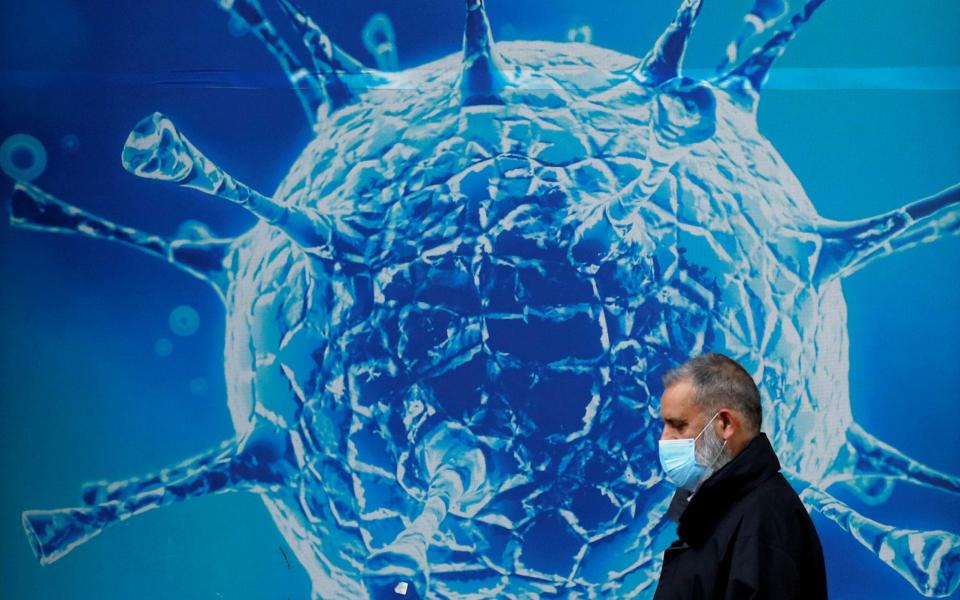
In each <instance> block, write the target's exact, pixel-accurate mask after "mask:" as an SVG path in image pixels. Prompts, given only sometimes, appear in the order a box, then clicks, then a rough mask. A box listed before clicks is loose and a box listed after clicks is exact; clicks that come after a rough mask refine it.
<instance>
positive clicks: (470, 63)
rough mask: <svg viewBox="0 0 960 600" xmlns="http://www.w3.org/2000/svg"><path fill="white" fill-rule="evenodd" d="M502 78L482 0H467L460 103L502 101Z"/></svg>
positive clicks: (474, 103) (494, 102) (497, 102)
mask: <svg viewBox="0 0 960 600" xmlns="http://www.w3.org/2000/svg"><path fill="white" fill-rule="evenodd" d="M505 79H506V77H505V75H504V73H503V67H502V65H501V64H500V56H499V54H498V53H497V49H496V43H495V42H494V41H493V35H492V34H491V32H490V20H489V19H488V18H487V11H486V9H485V8H484V6H483V0H467V24H466V27H465V29H464V33H463V70H462V71H461V73H460V84H459V86H460V95H461V99H462V102H463V104H464V105H465V106H472V105H477V104H503V100H502V99H501V98H500V96H499V94H500V91H501V90H502V89H503V86H504V83H505Z"/></svg>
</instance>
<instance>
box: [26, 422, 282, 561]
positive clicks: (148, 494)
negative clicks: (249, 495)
mask: <svg viewBox="0 0 960 600" xmlns="http://www.w3.org/2000/svg"><path fill="white" fill-rule="evenodd" d="M292 453H293V450H292V444H291V441H290V437H289V434H288V432H287V431H286V430H283V429H281V428H275V427H272V426H266V427H258V428H255V429H253V430H251V431H249V432H248V433H247V434H246V435H245V436H243V437H240V438H238V439H236V440H230V441H227V442H225V443H224V444H222V445H221V446H220V447H219V448H217V449H216V450H214V451H208V452H204V453H202V454H199V455H198V456H196V457H194V458H192V459H190V460H188V461H185V462H183V463H181V464H179V465H177V466H176V467H174V468H172V469H169V470H167V471H163V472H161V473H165V474H167V475H169V477H164V476H163V475H161V476H157V477H155V478H149V477H148V478H137V479H130V480H127V481H121V482H117V483H112V484H104V485H102V486H99V488H97V486H95V488H94V491H93V492H88V493H86V494H85V495H88V496H90V497H91V498H108V499H107V500H105V501H102V502H97V503H95V504H92V505H90V506H84V507H77V508H63V509H58V510H30V511H26V512H24V513H23V518H22V521H23V527H24V530H25V531H26V533H27V538H28V539H29V540H30V545H31V547H32V548H33V551H34V553H35V554H36V556H37V558H38V559H39V560H40V563H41V564H44V565H48V564H50V563H53V562H55V561H57V560H59V559H60V558H62V557H63V556H65V555H66V554H68V553H69V552H70V551H71V550H73V549H74V548H76V547H77V546H79V545H80V544H83V543H85V542H87V541H89V540H90V539H91V538H93V537H95V536H97V535H99V534H100V532H101V531H103V530H104V529H105V528H106V527H107V526H109V525H111V524H113V523H116V522H117V521H124V520H126V519H129V518H130V517H133V516H136V515H139V514H142V513H144V512H147V511H148V510H152V509H154V508H160V507H162V506H168V505H170V504H174V503H177V502H181V501H183V500H188V499H190V498H197V497H200V496H206V495H209V494H218V493H223V492H233V491H252V492H258V493H263V492H269V491H273V490H277V489H281V488H283V487H284V486H288V485H290V479H291V477H292V475H291V472H292V467H291V466H290V465H291V463H292V461H293V460H294V459H293V457H292ZM154 482H155V483H156V484H155V485H151V484H152V483H154Z"/></svg>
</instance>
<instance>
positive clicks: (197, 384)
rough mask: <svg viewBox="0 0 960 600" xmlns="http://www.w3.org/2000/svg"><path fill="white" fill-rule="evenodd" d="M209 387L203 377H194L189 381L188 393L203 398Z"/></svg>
mask: <svg viewBox="0 0 960 600" xmlns="http://www.w3.org/2000/svg"><path fill="white" fill-rule="evenodd" d="M209 389H210V385H209V384H208V383H207V380H206V379H205V378H204V377H194V378H193V379H191V380H190V393H191V394H193V395H194V396H205V395H206V394H207V391H208V390H209Z"/></svg>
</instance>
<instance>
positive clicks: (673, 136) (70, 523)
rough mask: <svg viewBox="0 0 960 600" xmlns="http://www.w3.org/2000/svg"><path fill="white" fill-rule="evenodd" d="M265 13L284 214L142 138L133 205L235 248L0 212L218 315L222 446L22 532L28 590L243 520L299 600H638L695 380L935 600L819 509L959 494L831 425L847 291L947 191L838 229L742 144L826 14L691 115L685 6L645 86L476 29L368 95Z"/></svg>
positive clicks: (929, 552) (949, 542) (33, 212)
mask: <svg viewBox="0 0 960 600" xmlns="http://www.w3.org/2000/svg"><path fill="white" fill-rule="evenodd" d="M281 4H282V6H283V8H284V10H285V12H286V14H287V15H288V16H289V17H290V19H291V22H292V23H293V24H294V26H295V27H296V28H297V29H298V30H299V31H300V33H301V34H302V36H303V40H304V42H305V44H306V47H307V49H308V51H309V53H310V55H311V57H312V60H313V65H312V68H307V67H305V66H303V65H301V64H300V62H299V61H298V59H297V58H296V55H295V54H294V53H293V52H292V50H290V48H289V47H288V46H287V45H286V44H285V42H283V40H281V39H280V38H279V36H278V34H277V33H276V31H275V29H274V28H273V26H272V25H271V24H270V22H269V21H268V20H267V19H266V17H265V15H264V13H263V12H262V11H261V9H260V7H259V5H258V4H257V2H256V0H235V1H228V0H221V2H219V3H218V5H219V6H220V7H221V8H223V9H224V10H226V11H227V12H228V13H230V15H231V19H233V21H235V22H241V23H243V24H244V25H245V27H247V28H249V30H250V31H252V32H253V33H254V34H255V35H256V36H257V37H258V38H259V39H260V40H261V41H262V42H263V43H264V44H265V45H266V47H267V48H268V49H269V50H270V51H271V52H272V53H273V54H274V55H275V56H276V57H277V59H278V60H279V61H280V63H281V66H282V67H283V69H284V70H285V72H286V73H287V75H288V76H289V78H290V80H291V81H292V83H293V84H294V88H295V90H296V91H297V93H298V95H299V97H300V99H301V101H302V103H303V105H304V107H305V109H306V112H307V114H308V116H309V118H310V120H311V123H312V126H313V127H314V131H315V137H314V139H313V141H312V142H311V143H310V144H309V145H308V146H307V148H306V149H305V150H304V151H303V153H302V154H301V155H300V157H299V159H298V160H297V161H296V163H295V164H294V165H293V166H292V168H291V169H290V171H289V173H288V175H287V176H286V178H285V179H284V180H283V182H282V183H281V184H280V186H279V188H278V190H277V191H276V193H275V194H273V195H272V196H271V197H267V196H264V195H262V194H260V193H258V192H256V191H254V190H252V189H250V188H248V187H247V186H245V185H243V184H242V183H240V182H239V181H237V180H236V179H233V178H232V177H231V176H230V175H228V174H226V173H225V172H224V171H223V170H221V169H220V168H219V167H217V166H216V165H215V164H214V163H213V162H212V161H211V160H210V159H208V158H206V157H205V156H204V155H203V154H202V153H201V152H200V151H199V150H198V149H197V148H196V147H195V146H194V145H193V144H191V142H189V141H188V140H187V139H186V137H184V136H183V135H182V134H181V133H180V132H179V131H177V129H176V128H175V127H174V125H173V123H172V122H171V121H170V120H169V119H168V118H166V117H164V116H163V115H159V114H155V115H152V116H150V117H147V118H146V119H144V120H143V121H142V122H141V123H140V124H138V125H137V126H136V128H135V129H134V130H133V132H132V133H131V134H130V137H129V139H128V140H127V144H126V146H125V148H124V150H123V163H124V166H125V167H126V168H127V170H129V171H131V172H132V173H134V174H136V175H139V176H142V177H147V178H152V179H159V180H164V181H169V182H173V183H176V184H178V185H180V186H183V187H187V188H191V189H194V190H199V191H201V192H204V193H207V194H211V195H213V196H216V197H219V198H223V199H226V200H229V201H232V202H235V203H237V204H240V205H242V206H243V207H245V208H246V209H247V210H249V211H251V212H252V213H254V214H255V215H256V216H257V217H259V219H260V221H259V223H258V224H257V225H256V226H255V227H254V228H253V229H251V230H250V231H249V232H247V233H246V234H244V235H242V236H239V237H237V238H235V239H198V238H197V237H196V236H192V237H190V238H184V239H169V238H163V237H159V236H153V235H149V234H146V233H143V232H140V231H137V230H134V229H131V228H127V227H120V226H117V225H114V224H112V223H110V222H107V221H105V220H103V219H100V218H98V217H96V216H94V215H91V214H89V213H86V212H84V211H82V210H80V209H78V208H76V207H73V206H71V205H69V204H66V203H64V202H62V201H60V200H58V199H55V198H53V197H52V196H50V195H49V194H47V193H46V192H44V191H42V190H41V189H39V188H37V187H36V186H34V185H33V184H30V183H27V182H24V181H21V182H20V183H18V184H17V185H16V187H15V192H14V196H13V199H12V202H11V210H12V215H11V219H12V222H13V223H14V224H17V225H20V226H24V227H31V228H35V229H41V230H47V231H62V232H75V233H83V234H85V235H89V236H93V237H97V238H101V239H110V240H114V241H120V242H123V243H126V244H128V245H131V246H134V247H136V248H139V249H141V250H144V251H146V252H149V253H151V254H154V255H157V256H159V257H161V258H163V259H165V260H167V261H168V262H170V263H172V264H174V265H177V266H179V267H182V268H184V269H186V270H187V271H189V272H191V273H192V274H194V275H196V276H198V277H200V278H202V279H205V280H207V281H209V282H210V283H211V284H212V286H213V288H214V289H215V290H216V292H217V293H218V294H219V295H220V297H221V298H222V299H223V302H224V305H225V307H226V318H227V333H226V341H225V376H226V381H227V386H228V400H229V408H230V414H231V416H232V420H233V425H234V428H235V429H236V434H237V435H236V438H235V439H231V440H228V441H226V442H225V443H223V444H222V445H220V446H219V447H217V448H215V449H213V450H210V451H208V452H205V453H202V454H200V455H198V456H196V457H194V458H192V459H189V460H187V461H185V462H184V463H182V464H179V465H176V466H173V467H171V468H168V469H166V470H163V471H161V472H159V473H156V474H154V475H149V476H145V477H139V478H134V479H129V480H126V481H119V482H113V483H107V482H98V483H94V484H90V485H89V486H88V487H87V488H86V489H85V490H84V492H83V501H84V503H85V506H83V507H78V508H69V509H62V510H52V511H30V512H27V513H25V514H24V525H25V528H26V530H27V534H28V537H29V538H30V540H31V542H32V544H33V546H34V549H35V551H36V553H37V555H38V556H39V557H40V560H41V561H42V562H44V563H49V562H52V561H54V560H57V559H58V558H60V557H62V556H63V555H64V554H66V553H67V552H69V551H70V550H71V549H72V548H74V547H76V546H77V545H78V544H81V543H83V542H85V541H87V540H88V539H90V538H91V537H92V536H94V535H97V534H98V533H99V532H100V531H101V530H102V529H103V528H104V527H106V526H108V525H110V524H112V523H114V522H116V521H118V520H123V519H126V518H128V517H130V516H132V515H135V514H139V513H141V512H143V511H146V510H149V509H152V508H156V507H159V506H163V505H167V504H170V503H173V502H178V501H180V500H184V499H187V498H190V497H195V496H199V495H203V494H210V493H217V492H226V491H238V490H245V491H252V492H255V493H258V494H260V495H261V497H262V498H263V501H264V503H265V504H266V506H267V508H268V509H269V511H270V513H271V515H272V516H273V519H274V521H275V522H276V525H277V527H278V528H279V529H280V531H281V532H282V534H283V535H284V536H285V538H286V540H287V541H288V543H289V544H290V547H291V548H292V549H293V550H294V552H295V553H296V556H297V558H298V559H299V560H300V562H301V563H302V564H303V566H304V567H305V568H306V570H307V572H308V573H309V576H310V578H311V581H312V585H313V593H314V596H316V597H325V598H333V597H343V598H357V597H367V596H371V595H372V596H379V595H381V594H394V593H396V594H399V595H405V596H408V597H414V596H421V597H422V596H434V597H457V598H468V597H477V598H487V597H533V596H544V597H549V596H552V595H558V596H567V595H569V594H572V593H578V594H582V595H594V596H611V597H628V596H643V595H648V594H650V593H651V591H652V589H653V585H654V582H655V578H656V573H657V572H658V569H659V564H658V560H659V555H660V552H661V551H662V549H663V547H664V546H665V545H666V544H667V543H668V542H669V538H670V537H671V536H672V529H671V528H670V527H669V526H668V525H667V524H666V522H665V521H664V519H663V518H662V515H663V513H664V510H665V503H666V501H667V500H668V498H669V497H670V495H671V493H672V489H673V488H672V486H671V485H670V484H669V483H667V482H665V481H664V480H663V477H662V474H661V472H660V469H659V466H658V461H657V450H656V449H657V439H658V437H659V434H660V425H659V422H658V407H657V401H656V400H657V399H656V393H657V392H656V390H657V386H658V382H659V379H660V377H661V375H662V374H663V373H664V372H665V370H666V369H669V368H671V367H672V366H675V365H676V364H678V363H679V362H681V361H683V360H684V359H686V358H688V357H689V356H691V355H694V354H697V353H699V352H701V351H704V350H708V349H713V350H720V351H724V352H727V353H729V354H730V355H732V356H734V357H736V358H737V359H738V360H740V361H741V362H742V363H743V364H744V365H746V366H747V368H748V370H750V371H751V372H752V374H753V375H754V377H755V379H756V380H757V381H758V382H759V383H760V387H761V392H762V394H763V397H764V401H765V405H764V410H765V412H764V424H765V430H766V431H767V432H768V433H769V435H770V436H771V438H772V440H773V443H774V445H775V447H776V450H777V452H778V454H779V456H780V459H781V462H782V463H783V465H784V468H785V470H786V471H787V473H788V475H790V476H791V477H792V478H793V481H794V483H795V485H796V486H797V487H798V489H800V490H802V492H801V496H802V498H803V499H804V501H805V502H806V503H807V505H808V506H809V507H810V508H811V509H812V510H817V511H819V512H821V513H822V514H823V515H824V516H825V517H827V518H828V519H830V520H831V521H834V522H835V523H836V524H837V525H839V526H840V527H842V528H843V529H844V530H846V531H847V532H849V533H850V534H851V535H853V536H854V537H856V539H858V540H859V541H861V542H862V543H863V544H864V545H865V546H867V547H868V548H869V549H871V550H872V551H873V552H874V553H875V554H876V555H877V557H878V559H880V560H882V561H883V562H885V563H887V564H888V565H890V566H891V567H892V568H894V569H896V570H897V571H898V572H899V573H900V574H901V575H902V576H903V577H905V578H906V579H907V580H908V581H910V583H912V584H913V585H914V586H915V587H916V588H917V590H918V591H920V592H921V593H923V594H925V595H930V596H937V595H939V596H942V595H947V594H949V593H951V592H952V591H953V590H955V589H956V587H957V585H958V583H960V570H958V569H960V539H958V537H957V536H956V535H954V534H952V533H948V532H944V531H912V530H903V529H897V528H896V527H893V526H888V525H885V524H882V523H878V522H876V521H873V520H871V519H868V518H866V517H864V516H862V515H860V514H858V513H857V512H856V511H855V510H853V509H852V508H850V507H848V506H846V505H844V504H843V503H841V502H840V501H838V500H836V499H835V498H833V497H832V496H831V495H830V494H829V492H828V489H829V487H830V486H832V485H835V484H845V485H848V486H850V487H852V488H853V489H854V490H855V491H856V492H857V493H858V494H859V495H860V496H861V497H862V498H864V499H865V500H867V501H868V503H869V502H882V501H883V500H884V499H885V498H886V497H887V496H888V495H889V493H890V490H891V487H892V485H893V484H894V482H895V481H898V480H900V481H908V482H912V483H916V484H921V485H926V486H930V487H934V488H937V489H942V490H945V491H948V492H951V493H957V492H960V480H958V478H957V477H954V476H951V475H947V474H943V473H939V472H937V471H934V470H932V469H930V468H927V467H925V466H924V465H921V464H919V463H917V462H916V461H914V460H912V459H910V458H908V457H906V456H904V455H903V454H901V453H900V452H898V451H897V450H895V449H893V448H891V447H889V446H887V445H886V444H883V443H882V442H880V441H878V440H876V439H874V438H873V437H871V436H870V435H869V434H868V433H866V432H865V431H863V430H862V429H861V428H859V427H858V426H857V424H856V423H855V422H854V421H853V420H852V417H851V411H850V400H849V394H848V344H847V333H846V313H845V310H846V309H845V304H844V299H843V295H842V292H841V279H842V277H844V276H846V275H848V274H850V273H852V272H854V271H856V270H858V269H860V268H861V267H863V266H864V265H866V264H868V263H869V262H870V261H872V260H874V259H876V258H878V257H881V256H884V255H888V254H891V253H893V252H897V251H899V250H902V249H904V248H907V247H910V246H912V245H916V244H919V243H923V242H929V241H931V240H934V239H936V238H938V237H941V236H944V235H948V234H953V233H956V230H957V227H958V218H960V210H958V201H960V199H958V196H960V188H958V187H956V186H955V187H952V188H950V189H948V190H945V191H943V192H940V193H938V194H936V195H934V196H931V197H929V198H925V199H923V200H919V201H916V202H913V203H911V204H908V205H906V206H905V207H903V208H902V209H899V210H895V211H892V212H890V213H887V214H883V215H880V216H877V217H873V218H869V219H865V220H862V221H856V222H835V221H827V220H825V219H823V218H821V217H819V216H818V215H817V213H816V211H815V210H814V207H813V206H812V204H811V203H810V201H809V200H808V198H807V197H806V195H805V194H804V192H803V190H802V188H801V186H800V184H799V182H798V181H797V180H796V178H795V177H794V176H793V174H792V173H791V171H790V170H789V168H788V167H787V166H786V165H785V164H784V162H783V160H782V159H781V158H780V156H779V155H778V154H777V152H776V151H775V150H774V148H773V147H772V146H771V145H770V144H769V143H768V142H767V141H766V140H765V139H764V138H763V137H762V136H761V135H760V133H759V132H758V131H757V128H756V118H755V113H756V105H757V102H758V98H759V96H758V94H759V90H760V87H761V85H762V84H763V81H764V79H765V77H766V74H767V71H768V70H769V68H770V67H771V65H772V63H773V61H774V60H775V59H776V58H777V57H778V56H779V55H780V54H781V53H782V52H783V50H784V49H785V47H786V45H787V43H788V42H789V41H790V40H791V39H792V38H793V36H794V35H795V34H796V32H797V29H798V28H799V27H800V26H801V25H802V24H803V23H804V22H805V21H806V20H807V19H808V18H809V17H810V16H811V14H812V13H813V11H814V10H815V9H816V8H817V6H819V4H820V1H816V0H814V1H810V2H807V3H806V4H805V5H804V6H803V7H802V8H801V9H800V10H799V11H798V12H796V14H793V15H786V14H785V8H784V6H783V3H771V2H758V3H757V6H756V8H755V9H754V11H753V12H752V13H751V14H750V15H749V16H748V18H747V19H746V20H745V23H746V25H745V28H744V31H743V33H742V34H741V35H740V36H739V38H738V39H737V40H736V41H734V42H733V43H731V45H730V47H729V49H728V52H727V56H726V57H725V59H724V63H723V65H722V67H721V69H720V70H719V72H718V74H717V75H716V77H714V78H712V79H710V80H702V81H701V80H691V79H688V78H685V77H683V76H682V74H681V72H680V63H681V58H682V55H683V51H684V47H685V45H686V42H687V39H688V37H689V35H690V33H691V30H692V27H693V24H694V21H695V19H696V17H697V13H698V12H699V9H700V2H699V1H697V0H686V1H685V2H683V3H682V5H681V6H680V8H679V11H678V13H677V16H676V18H675V20H674V21H673V23H671V24H670V25H669V26H668V27H667V29H666V30H665V31H664V33H663V34H662V36H661V37H660V38H659V39H658V41H657V42H656V44H655V46H654V48H653V49H652V50H651V51H650V52H649V53H648V54H647V56H645V57H644V58H642V59H637V58H634V57H631V56H627V55H623V54H618V53H615V52H612V51H609V50H604V49H601V48H597V47H594V46H591V45H588V44H582V43H566V44H555V43H546V42H537V43H532V42H514V43H501V44H495V43H494V41H493V39H492V37H491V35H490V32H489V23H488V21H487V17H486V14H485V12H484V7H483V4H482V1H481V0H468V1H467V2H466V8H467V13H466V32H465V35H464V51H463V54H462V55H457V56H451V57H449V58H447V59H444V60H441V61H438V62H436V63H434V64H430V65H426V66H424V67H422V68H419V69H416V70H410V71H402V72H385V71H373V70H370V69H366V68H364V67H362V66H361V65H360V64H359V63H358V62H357V61H355V60H353V59H352V58H350V57H349V56H347V55H346V54H344V53H343V52H342V51H341V50H339V49H338V48H337V47H336V46H334V45H333V44H332V43H331V41H330V40H329V38H328V37H327V36H326V35H325V34H324V33H323V32H322V31H321V30H320V29H319V27H318V26H317V25H316V24H315V23H314V21H313V20H312V19H311V18H310V17H308V16H307V15H306V14H305V13H303V12H302V11H301V10H300V9H299V8H297V7H296V6H294V5H293V4H291V3H289V2H287V1H286V0H281ZM768 28H769V29H771V30H772V33H771V34H770V36H769V39H768V40H767V41H766V42H765V43H764V44H763V45H761V46H759V47H758V48H757V49H756V50H754V51H753V53H752V54H750V55H749V56H747V57H746V58H744V59H740V58H738V56H737V55H738V53H739V51H740V50H741V46H743V45H744V44H745V42H746V41H748V40H751V39H753V37H754V36H755V35H758V34H761V33H764V32H765V31H766V30H767V29H768ZM385 92H387V93H385Z"/></svg>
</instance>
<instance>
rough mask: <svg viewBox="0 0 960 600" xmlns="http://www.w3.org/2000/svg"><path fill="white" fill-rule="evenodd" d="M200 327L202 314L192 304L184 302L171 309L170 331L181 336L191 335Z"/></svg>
mask: <svg viewBox="0 0 960 600" xmlns="http://www.w3.org/2000/svg"><path fill="white" fill-rule="evenodd" d="M199 328H200V314H199V313H197V310H196V309H195V308H193V307H192V306H188V305H186V304H182V305H180V306H178V307H176V308H174V309H173V310H171V311H170V331H172V332H174V333H175V334H177V335H179V336H183V337H186V336H189V335H193V334H195V333H196V332H197V329H199Z"/></svg>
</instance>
